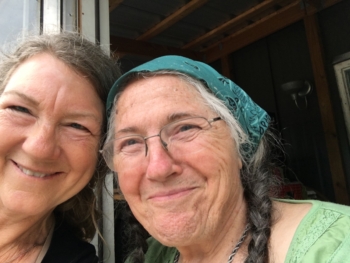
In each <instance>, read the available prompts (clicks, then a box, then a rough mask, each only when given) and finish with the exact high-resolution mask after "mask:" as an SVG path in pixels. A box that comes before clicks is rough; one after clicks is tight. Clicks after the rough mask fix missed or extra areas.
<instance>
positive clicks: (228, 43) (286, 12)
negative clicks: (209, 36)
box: [203, 0, 342, 63]
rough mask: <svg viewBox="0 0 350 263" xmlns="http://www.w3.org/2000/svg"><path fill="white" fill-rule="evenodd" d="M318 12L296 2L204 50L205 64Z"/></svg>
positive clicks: (330, 1)
mask: <svg viewBox="0 0 350 263" xmlns="http://www.w3.org/2000/svg"><path fill="white" fill-rule="evenodd" d="M341 1H342V0H324V1H323V8H327V7H329V6H331V5H334V4H336V3H339V2H341ZM318 11H320V10H319V9H316V8H315V7H314V6H309V7H308V8H307V10H304V9H301V8H300V2H299V1H295V2H294V3H292V4H290V5H287V6H285V7H283V8H281V9H280V10H278V11H276V12H275V13H273V14H271V15H269V16H267V17H265V18H263V19H261V20H259V21H258V22H255V23H254V24H252V25H249V26H247V27H245V28H244V29H242V30H240V31H238V32H237V33H234V34H232V35H231V36H229V37H227V38H225V39H224V40H222V41H220V42H218V43H216V44H214V45H212V46H210V47H209V48H207V49H206V50H204V51H203V53H204V54H205V62H207V63H210V62H213V61H215V60H217V59H219V58H220V57H223V56H226V55H228V54H230V53H232V52H234V51H237V50H239V49H241V48H243V47H245V46H247V45H249V44H251V43H254V42H255V41H257V40H259V39H261V38H263V37H266V36H268V35H270V34H272V33H274V32H276V31H278V30H281V29H283V28H284V27H286V26H289V25H291V24H293V23H295V22H297V21H300V20H302V19H303V18H304V17H305V15H306V14H314V13H316V12H318Z"/></svg>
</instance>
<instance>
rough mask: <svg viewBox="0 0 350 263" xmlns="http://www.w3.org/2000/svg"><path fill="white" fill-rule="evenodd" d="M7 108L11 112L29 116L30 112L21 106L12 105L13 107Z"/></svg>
mask: <svg viewBox="0 0 350 263" xmlns="http://www.w3.org/2000/svg"><path fill="white" fill-rule="evenodd" d="M8 108H9V109H10V110H13V111H17V112H23V113H28V114H31V113H30V111H29V110H28V109H27V108H25V107H22V106H17V105H14V106H9V107H8Z"/></svg>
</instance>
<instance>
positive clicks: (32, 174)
mask: <svg viewBox="0 0 350 263" xmlns="http://www.w3.org/2000/svg"><path fill="white" fill-rule="evenodd" d="M15 164H16V166H17V167H18V168H19V169H20V170H21V171H22V173H24V174H26V175H29V176H32V177H37V178H43V177H48V176H52V175H55V174H57V173H52V174H46V173H39V172H34V171H32V170H29V169H26V168H24V167H22V166H20V165H19V164H18V163H15Z"/></svg>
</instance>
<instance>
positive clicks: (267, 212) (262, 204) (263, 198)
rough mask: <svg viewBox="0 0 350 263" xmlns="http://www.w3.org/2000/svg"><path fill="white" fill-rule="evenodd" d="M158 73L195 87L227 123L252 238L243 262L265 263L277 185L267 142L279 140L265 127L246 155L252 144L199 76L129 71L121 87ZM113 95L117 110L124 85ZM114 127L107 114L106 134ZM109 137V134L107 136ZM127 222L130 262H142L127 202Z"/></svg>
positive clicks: (140, 235)
mask: <svg viewBox="0 0 350 263" xmlns="http://www.w3.org/2000/svg"><path fill="white" fill-rule="evenodd" d="M157 75H171V76H176V77H178V78H179V79H180V80H182V81H184V83H185V84H187V86H188V87H189V88H194V89H195V90H196V91H197V92H198V95H199V96H200V97H201V98H202V101H203V103H204V104H205V105H207V106H208V107H209V108H210V109H211V110H213V111H214V112H215V113H217V114H218V116H220V117H221V119H223V120H224V121H225V122H226V124H227V125H228V127H229V129H230V131H231V139H233V140H234V141H235V145H237V154H238V156H239V157H240V159H241V160H242V163H243V167H242V170H241V182H242V185H243V187H244V198H245V201H246V203H247V223H248V224H249V225H250V230H249V231H250V236H251V240H250V242H249V245H248V256H247V258H246V260H245V263H266V262H268V260H269V253H268V252H269V250H268V247H269V239H270V235H271V226H272V223H273V222H272V201H271V197H272V195H273V192H272V191H271V190H272V189H276V185H277V184H278V181H277V180H276V179H275V178H274V177H273V176H271V168H272V166H273V165H272V162H271V156H272V151H271V150H270V148H269V145H271V144H272V145H274V144H276V142H278V140H277V139H276V137H275V136H274V134H273V132H271V131H270V130H267V131H266V132H265V134H264V136H263V138H262V139H261V141H260V143H259V146H258V148H257V150H256V152H255V153H254V154H253V155H252V156H249V155H247V154H246V152H245V150H244V149H245V147H242V146H244V145H247V144H251V142H250V141H249V137H248V135H247V134H246V133H245V132H244V131H243V129H242V128H241V127H240V124H239V123H238V121H237V120H236V119H235V117H234V116H233V115H232V113H231V112H230V110H229V109H228V108H227V107H226V106H225V104H224V103H223V102H222V101H221V100H220V99H218V98H216V97H215V96H214V95H213V94H212V92H211V91H210V90H209V89H208V88H207V87H206V85H205V84H204V83H202V82H201V81H200V80H197V79H195V78H192V77H190V76H188V75H186V74H183V73H180V72H177V71H169V70H161V71H156V72H137V73H134V74H131V75H130V76H129V78H128V80H126V81H125V83H124V88H125V87H126V86H127V84H128V83H130V82H131V81H132V80H135V79H139V78H149V77H153V76H157ZM120 90H121V91H120V92H119V93H118V94H117V95H116V96H115V101H114V107H113V109H112V112H115V111H116V108H117V101H118V98H119V97H120V95H121V93H122V92H123V88H121V89H120ZM114 127H115V115H114V114H112V115H111V117H110V124H109V134H108V135H107V136H108V137H112V136H113V133H114ZM107 140H108V138H107ZM124 213H125V216H126V218H127V219H125V220H126V222H128V223H129V227H128V228H127V230H126V232H128V236H129V238H128V239H129V240H132V241H133V242H132V243H131V242H129V244H130V248H129V249H130V250H131V251H132V253H131V255H130V256H129V260H130V262H132V263H142V262H144V258H145V256H144V255H145V253H146V251H147V242H146V237H148V236H149V235H148V234H147V232H146V230H145V229H144V228H143V227H142V225H141V224H140V223H139V222H138V221H137V220H136V219H135V218H134V216H133V214H132V213H131V210H130V207H129V206H128V205H127V206H126V207H125V210H124Z"/></svg>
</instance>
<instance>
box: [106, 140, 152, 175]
mask: <svg viewBox="0 0 350 263" xmlns="http://www.w3.org/2000/svg"><path fill="white" fill-rule="evenodd" d="M145 151H146V149H145V140H144V139H143V137H141V136H139V135H131V136H125V137H122V138H117V139H115V140H112V141H110V142H108V143H107V144H106V146H105V147H104V149H103V157H104V158H105V160H106V163H107V165H108V167H109V168H110V169H111V170H115V168H114V162H113V160H114V158H118V157H121V156H123V158H128V159H129V160H131V159H133V158H136V157H137V156H139V155H143V156H144V155H145Z"/></svg>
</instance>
